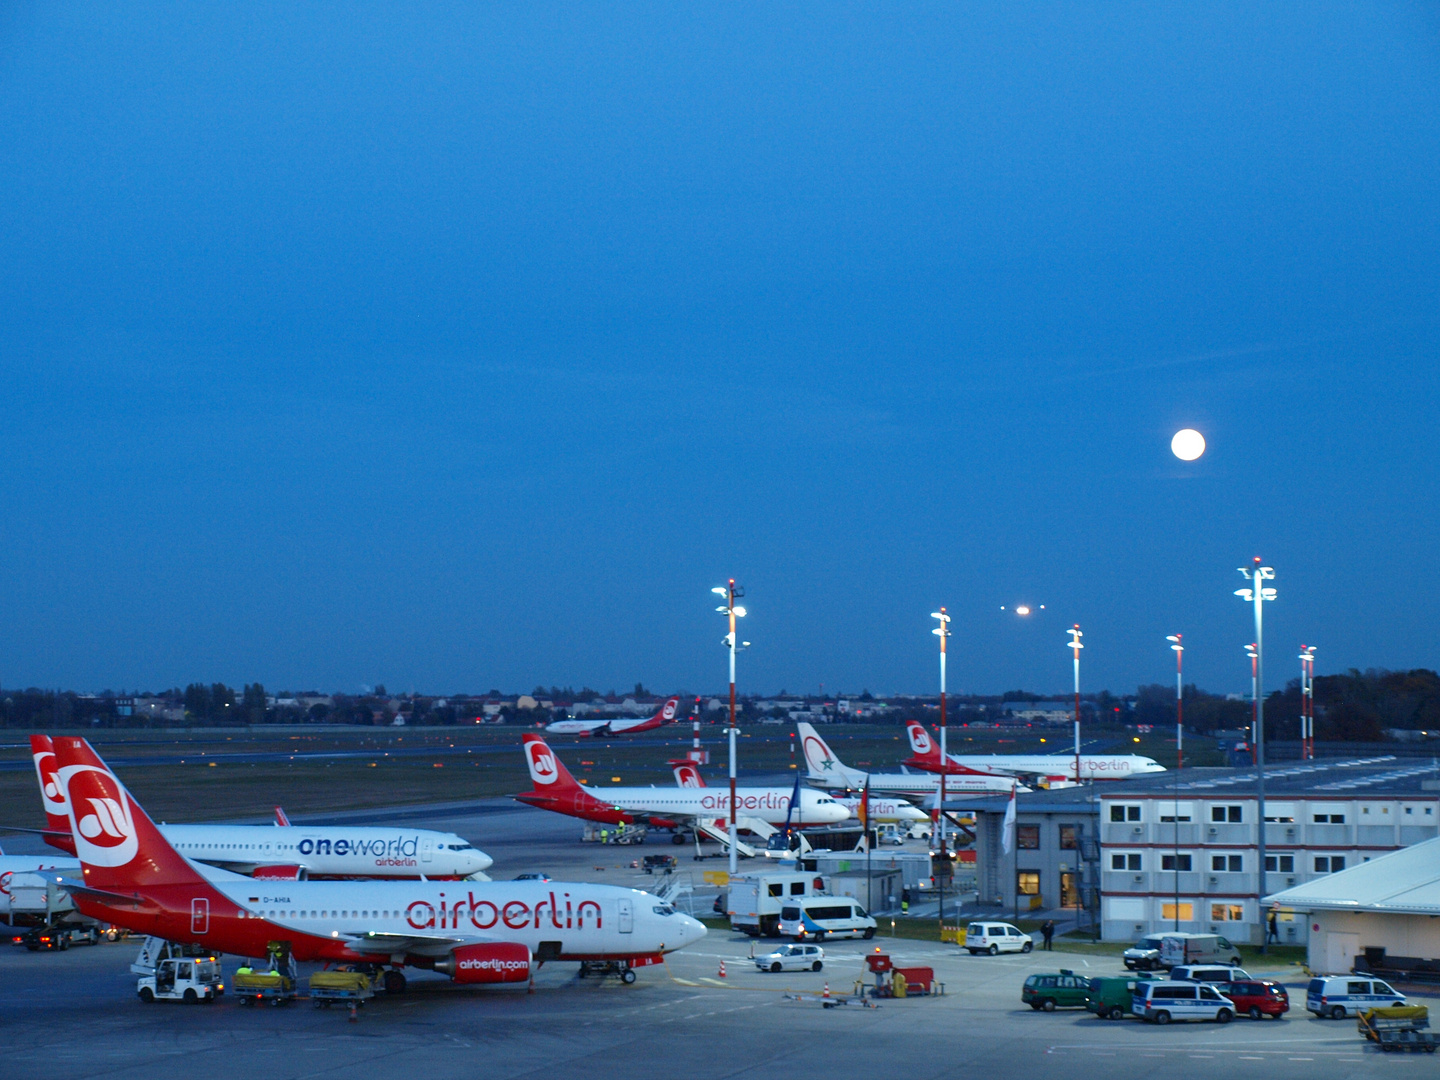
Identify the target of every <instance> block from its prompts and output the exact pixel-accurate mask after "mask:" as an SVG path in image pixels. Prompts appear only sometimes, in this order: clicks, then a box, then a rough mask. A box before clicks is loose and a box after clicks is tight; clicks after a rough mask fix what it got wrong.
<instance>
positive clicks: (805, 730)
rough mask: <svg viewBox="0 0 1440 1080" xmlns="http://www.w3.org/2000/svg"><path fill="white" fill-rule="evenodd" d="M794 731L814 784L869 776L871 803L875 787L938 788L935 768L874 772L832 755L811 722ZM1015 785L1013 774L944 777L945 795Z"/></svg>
mask: <svg viewBox="0 0 1440 1080" xmlns="http://www.w3.org/2000/svg"><path fill="white" fill-rule="evenodd" d="M795 734H796V735H797V736H798V737H799V739H800V747H801V749H802V750H804V752H805V768H806V773H805V780H806V782H807V783H810V784H814V785H815V786H817V787H824V788H829V789H832V790H842V789H843V790H846V791H863V790H864V788H865V783H866V781H867V780H868V781H869V783H870V801H871V803H872V805H873V804H874V802H875V793H876V792H877V791H878V792H885V793H888V794H896V795H909V796H912V797H915V798H922V797H930V796H933V795H935V794H937V793H938V792H939V790H940V776H939V774H938V772H936V773H930V772H919V773H907V772H899V773H876V772H865V771H864V770H862V769H852V768H850V767H849V766H847V765H845V764H844V763H842V762H841V760H840V759H839V758H838V757H836V756H835V753H834V751H832V750H831V749H830V747H829V745H828V744H826V742H825V740H824V739H823V738H821V737H820V733H819V732H818V731H816V730H815V728H814V727H813V726H811V725H810V724H807V723H804V722H801V723H798V724H796V725H795ZM1014 787H1015V780H1014V778H1013V777H1008V776H1007V777H1001V776H988V775H984V774H981V773H974V772H966V773H959V772H958V771H957V772H955V773H947V774H946V779H945V793H946V795H947V796H948V795H949V794H950V793H951V792H954V793H955V794H957V795H993V794H1009V793H1010V790H1011V789H1012V788H1014ZM1019 790H1020V791H1028V790H1030V789H1029V788H1027V787H1025V786H1024V785H1023V784H1022V785H1021V786H1020V788H1019ZM922 816H923V815H922Z"/></svg>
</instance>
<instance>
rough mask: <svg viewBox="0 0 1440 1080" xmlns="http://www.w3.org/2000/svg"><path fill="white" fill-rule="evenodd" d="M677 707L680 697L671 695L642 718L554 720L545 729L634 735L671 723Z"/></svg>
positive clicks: (567, 733)
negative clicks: (648, 715)
mask: <svg viewBox="0 0 1440 1080" xmlns="http://www.w3.org/2000/svg"><path fill="white" fill-rule="evenodd" d="M679 707H680V699H679V698H678V697H672V698H671V699H670V700H669V701H667V702H665V704H664V705H662V706H660V711H659V712H657V713H656V714H655V715H654V716H651V717H647V718H646V719H644V720H621V719H609V720H556V721H555V722H554V723H553V724H550V725H548V726H547V727H546V728H545V730H546V731H549V732H553V733H554V734H556V735H594V736H596V737H597V738H598V737H599V736H602V735H634V734H635V733H636V732H637V731H653V730H654V729H655V728H658V727H661V726H662V725H664V724H673V723H674V722H675V710H676V709H678V708H679Z"/></svg>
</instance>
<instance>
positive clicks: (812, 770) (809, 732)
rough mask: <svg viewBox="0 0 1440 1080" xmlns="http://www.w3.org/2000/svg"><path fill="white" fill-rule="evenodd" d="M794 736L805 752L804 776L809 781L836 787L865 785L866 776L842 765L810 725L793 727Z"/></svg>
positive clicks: (802, 723)
mask: <svg viewBox="0 0 1440 1080" xmlns="http://www.w3.org/2000/svg"><path fill="white" fill-rule="evenodd" d="M795 734H796V735H797V736H798V737H799V739H800V747H801V749H802V750H804V751H805V767H806V769H807V770H808V772H807V773H806V775H807V776H808V777H809V778H810V779H811V780H820V781H823V782H825V783H828V784H833V785H834V786H836V787H855V786H857V785H861V784H864V783H865V776H866V774H865V773H864V772H862V771H860V770H859V769H850V768H847V767H846V766H845V765H843V764H842V763H841V761H840V759H839V758H838V757H836V756H835V754H834V753H833V752H832V751H831V750H830V747H829V746H828V745H826V742H825V740H824V739H822V738H821V737H820V733H819V732H818V731H816V730H815V728H814V727H812V726H811V725H810V724H807V723H805V722H804V721H801V722H800V723H798V724H796V725H795Z"/></svg>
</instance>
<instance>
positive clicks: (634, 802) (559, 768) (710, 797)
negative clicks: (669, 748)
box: [513, 735, 850, 854]
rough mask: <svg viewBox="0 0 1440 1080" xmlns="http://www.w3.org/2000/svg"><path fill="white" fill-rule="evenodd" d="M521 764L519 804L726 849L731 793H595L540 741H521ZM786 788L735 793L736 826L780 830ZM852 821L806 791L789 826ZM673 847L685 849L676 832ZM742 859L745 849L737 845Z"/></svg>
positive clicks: (821, 796) (629, 789)
mask: <svg viewBox="0 0 1440 1080" xmlns="http://www.w3.org/2000/svg"><path fill="white" fill-rule="evenodd" d="M523 740H524V747H523V748H524V751H525V764H526V765H527V766H528V767H529V769H530V782H531V785H532V787H531V790H530V791H526V792H523V793H521V794H519V795H515V796H513V797H514V798H515V799H518V800H519V801H520V802H523V803H528V804H529V805H531V806H537V807H539V808H540V809H542V810H550V811H553V812H554V813H557V814H568V815H570V816H571V817H578V818H583V819H584V820H586V821H598V822H602V823H607V824H611V825H620V824H624V825H633V824H635V823H636V822H643V823H645V824H648V825H652V826H654V827H655V828H657V829H680V828H682V827H683V828H689V829H694V830H695V831H696V832H697V833H702V834H704V835H706V836H709V837H710V838H711V839H714V840H719V841H720V842H721V843H729V832H728V830H729V821H730V817H729V815H730V789H729V788H728V787H725V788H699V789H696V788H683V787H674V788H657V787H607V788H599V789H596V790H595V791H594V792H591V791H589V790H587V789H586V788H584V787H582V786H581V785H580V784H579V783H577V782H576V780H575V778H574V777H573V776H571V775H570V770H569V769H567V768H565V766H564V764H563V763H562V762H561V761H560V759H559V758H557V757H556V756H555V752H554V751H553V750H551V749H550V747H549V746H547V745H546V744H545V740H544V739H542V738H541V737H540V736H539V735H525V736H524V737H523ZM790 795H791V792H790V789H789V788H756V787H742V788H737V789H736V790H735V817H736V824H737V825H738V826H739V828H741V829H746V830H749V831H750V832H752V833H755V834H757V835H760V836H765V837H769V836H771V835H772V834H774V833H775V832H776V829H775V826H776V825H784V824H785V817H786V814H787V813H788V812H789V810H790ZM849 817H850V811H849V810H847V809H846V808H845V807H843V806H841V805H840V804H839V803H838V802H836V801H835V800H834V799H832V798H830V797H829V796H828V795H825V794H822V793H821V792H817V791H811V790H810V789H808V788H807V789H804V790H802V791H801V792H800V805H799V806H798V807H796V809H795V814H794V818H793V819H792V820H793V821H800V822H804V823H805V824H806V825H833V824H836V823H838V822H841V821H845V820H847V819H848V818H849ZM674 842H675V843H677V844H679V843H684V840H683V839H682V838H681V837H680V834H679V833H678V832H677V833H676V834H675V840H674ZM735 850H736V851H737V852H739V853H741V854H745V853H747V852H749V851H750V849H749V848H748V847H745V846H742V845H740V844H739V843H738V842H737V844H736V848H735Z"/></svg>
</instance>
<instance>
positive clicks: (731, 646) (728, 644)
mask: <svg viewBox="0 0 1440 1080" xmlns="http://www.w3.org/2000/svg"><path fill="white" fill-rule="evenodd" d="M710 591H711V592H713V593H715V594H716V595H718V596H723V597H724V598H725V604H724V606H723V607H718V608H716V609H715V610H716V611H718V612H720V613H721V614H722V615H724V616H725V617H726V618H727V619H728V620H729V623H730V632H729V633H728V634H726V635H725V638H724V645H725V648H726V649H727V650H729V653H730V732H729V735H730V873H732V874H734V873H737V872H738V871H739V869H740V863H739V854H738V852H736V850H735V845H736V842H737V841H738V839H739V836H738V832H739V830H738V829H737V828H736V826H735V654H736V653H737V652H739V651H740V650H741V649H743V648H744V647H745V646H746V645H749V644H750V643H749V642H748V641H745V642H741V641H737V640H736V635H735V620H736V619H737V618H743V617H744V615H745V609H744V608H743V607H737V606H736V605H735V601H736V600H738V599H739V598H740V597H742V596H744V595H745V590H744V589H742V588H740V587H739V586H738V585H736V584H735V579H734V578H731V579H730V581H729V583H728V584H727V585H717V586H715V588H713V589H711V590H710Z"/></svg>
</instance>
